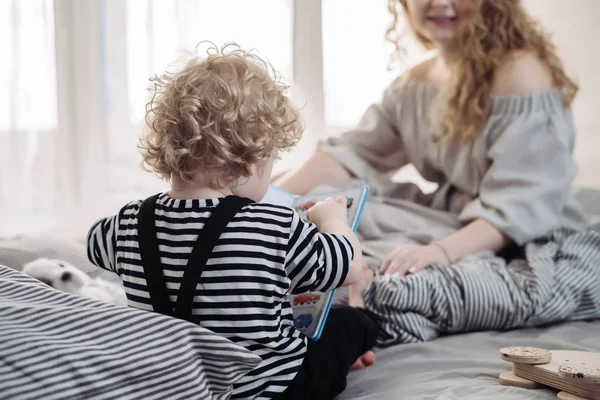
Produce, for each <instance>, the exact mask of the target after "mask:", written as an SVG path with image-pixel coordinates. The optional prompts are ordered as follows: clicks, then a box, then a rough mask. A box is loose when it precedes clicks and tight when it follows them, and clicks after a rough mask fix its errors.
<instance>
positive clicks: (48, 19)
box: [0, 0, 57, 133]
mask: <svg viewBox="0 0 600 400" xmlns="http://www.w3.org/2000/svg"><path fill="white" fill-rule="evenodd" d="M0 54H3V55H4V56H3V61H2V63H0V87H1V88H2V90H1V91H0V133H1V132H2V131H4V132H6V131H8V130H10V131H18V132H24V131H31V130H38V131H51V130H55V129H56V126H57V110H56V72H55V59H54V13H53V1H52V0H48V1H46V0H31V1H25V2H20V3H19V4H18V6H17V5H16V4H15V2H14V1H1V2H0Z"/></svg>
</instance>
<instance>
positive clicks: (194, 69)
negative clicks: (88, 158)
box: [139, 43, 303, 187]
mask: <svg viewBox="0 0 600 400" xmlns="http://www.w3.org/2000/svg"><path fill="white" fill-rule="evenodd" d="M150 81H151V82H153V83H154V89H153V95H152V99H151V100H150V101H149V102H148V104H147V105H146V124H147V130H146V132H145V133H144V135H143V136H142V138H141V139H140V144H139V148H140V149H141V152H142V157H143V163H142V165H143V168H144V169H146V170H147V171H154V172H155V173H156V174H157V175H158V176H159V177H161V178H162V179H165V180H170V179H171V177H172V176H174V175H178V176H179V177H181V178H182V179H183V180H185V181H186V182H191V181H193V180H194V179H195V178H197V176H198V173H199V172H201V179H202V180H203V183H204V184H206V185H207V186H211V187H223V186H226V185H227V184H230V183H232V182H234V181H235V180H237V179H238V178H240V177H241V176H243V175H244V173H247V172H248V171H249V167H250V166H251V165H253V164H258V163H261V162H262V161H264V160H266V159H268V158H270V157H273V156H274V154H275V153H276V152H278V151H279V150H287V149H289V148H291V147H293V146H294V145H295V144H296V143H297V142H298V140H299V139H300V137H301V136H302V132H303V126H302V122H301V119H300V114H299V112H298V110H297V109H296V108H295V107H294V106H293V104H292V103H291V100H290V99H289V98H288V97H287V95H286V93H287V90H288V88H289V87H288V86H287V85H285V84H284V83H282V81H281V79H280V77H279V74H278V73H277V72H276V71H275V70H274V69H273V68H272V67H271V66H270V64H268V63H267V62H265V61H264V60H263V59H261V58H260V57H259V56H257V55H255V54H253V53H251V52H248V51H245V50H242V49H241V48H240V47H239V46H238V45H236V44H234V43H227V44H226V45H224V46H223V47H222V48H221V49H219V48H217V47H216V46H214V45H211V46H210V47H209V48H208V50H207V51H206V56H202V57H199V56H194V57H192V58H191V59H189V61H187V63H186V64H185V66H184V67H183V69H181V70H180V71H178V72H176V73H169V72H166V73H164V74H163V75H160V76H154V77H153V78H151V79H150Z"/></svg>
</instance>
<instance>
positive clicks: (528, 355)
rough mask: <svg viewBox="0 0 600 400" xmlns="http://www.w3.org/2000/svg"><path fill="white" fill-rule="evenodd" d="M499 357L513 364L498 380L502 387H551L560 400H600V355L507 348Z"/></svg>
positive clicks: (531, 348)
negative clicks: (558, 391) (557, 391)
mask: <svg viewBox="0 0 600 400" xmlns="http://www.w3.org/2000/svg"><path fill="white" fill-rule="evenodd" d="M500 358H501V359H502V360H505V361H509V362H512V363H513V368H512V372H509V371H507V372H503V373H502V374H500V376H499V377H498V378H499V381H500V383H501V384H503V385H507V386H515V387H521V388H528V389H534V388H539V387H543V386H548V387H551V388H554V389H558V390H560V391H561V392H560V393H559V394H558V395H557V398H559V399H565V400H571V399H573V400H575V399H588V400H600V353H592V352H584V351H567V350H545V349H538V348H533V347H506V348H503V349H501V350H500ZM569 396H570V397H569Z"/></svg>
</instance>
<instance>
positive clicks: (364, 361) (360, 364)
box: [350, 350, 375, 371]
mask: <svg viewBox="0 0 600 400" xmlns="http://www.w3.org/2000/svg"><path fill="white" fill-rule="evenodd" d="M373 364H375V353H373V352H372V351H371V350H369V351H367V352H366V353H365V354H363V355H362V356H360V357H358V358H357V359H356V361H355V362H354V364H352V365H351V366H350V371H356V370H357V369H363V368H367V367H370V366H371V365H373Z"/></svg>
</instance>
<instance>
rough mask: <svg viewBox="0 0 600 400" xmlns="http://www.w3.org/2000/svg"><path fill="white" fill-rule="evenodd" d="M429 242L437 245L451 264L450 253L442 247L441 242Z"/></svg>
mask: <svg viewBox="0 0 600 400" xmlns="http://www.w3.org/2000/svg"><path fill="white" fill-rule="evenodd" d="M431 244H432V245H434V246H436V247H438V248H439V249H440V250H442V253H444V256H445V257H446V260H448V263H449V264H453V262H452V259H451V258H450V255H449V254H448V250H446V248H445V247H444V245H443V244H441V243H440V242H431Z"/></svg>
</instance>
